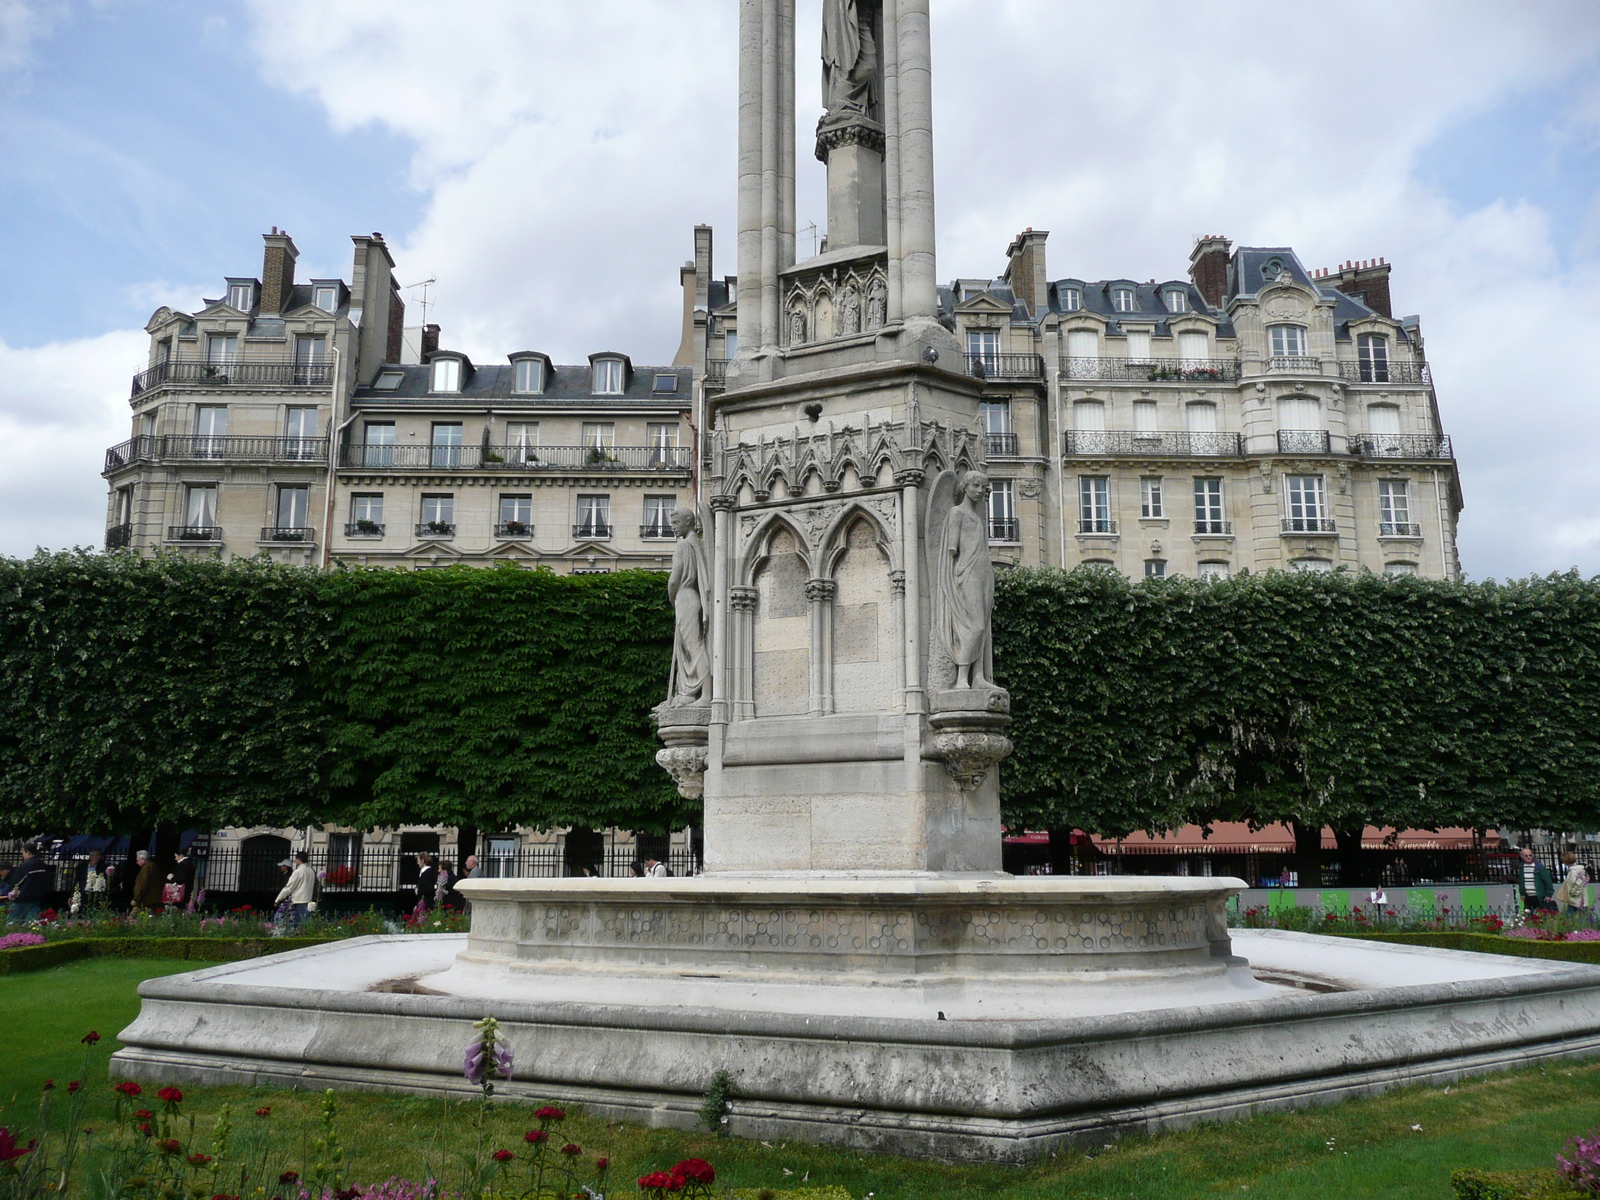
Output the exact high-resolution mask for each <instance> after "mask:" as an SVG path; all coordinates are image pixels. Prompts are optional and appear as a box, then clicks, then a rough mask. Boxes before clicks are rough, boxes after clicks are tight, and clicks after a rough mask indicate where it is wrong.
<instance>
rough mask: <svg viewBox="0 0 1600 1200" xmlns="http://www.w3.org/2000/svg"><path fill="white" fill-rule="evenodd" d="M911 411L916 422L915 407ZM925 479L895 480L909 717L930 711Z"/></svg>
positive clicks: (912, 473) (905, 475)
mask: <svg viewBox="0 0 1600 1200" xmlns="http://www.w3.org/2000/svg"><path fill="white" fill-rule="evenodd" d="M911 411H912V415H913V418H914V417H915V414H916V409H915V407H913V408H912V410H911ZM907 440H908V441H909V440H910V439H909V438H908V439H907ZM922 478H923V474H922V471H921V469H920V468H915V467H913V468H911V469H910V470H905V471H900V472H898V473H897V474H896V475H895V477H894V481H895V483H896V485H897V486H898V487H899V488H900V518H901V519H900V526H901V528H902V529H904V530H905V541H904V542H903V543H902V545H901V558H900V561H901V562H902V563H903V564H904V565H905V603H904V605H903V607H904V609H905V620H904V621H903V622H902V623H901V626H900V628H901V634H902V639H903V643H902V644H903V646H904V650H903V656H904V659H905V681H906V712H908V713H925V712H927V711H928V705H927V701H926V699H925V698H924V695H923V691H922ZM908 753H909V751H908Z"/></svg>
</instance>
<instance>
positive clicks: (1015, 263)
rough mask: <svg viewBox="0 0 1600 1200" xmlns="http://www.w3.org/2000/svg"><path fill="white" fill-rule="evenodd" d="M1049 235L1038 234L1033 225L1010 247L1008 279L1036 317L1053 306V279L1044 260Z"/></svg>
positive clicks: (1046, 233)
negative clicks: (1051, 283) (1051, 295)
mask: <svg viewBox="0 0 1600 1200" xmlns="http://www.w3.org/2000/svg"><path fill="white" fill-rule="evenodd" d="M1049 236H1050V234H1049V232H1048V231H1045V230H1039V231H1035V230H1034V228H1033V226H1031V225H1030V226H1029V227H1028V228H1027V229H1024V230H1023V231H1022V232H1021V233H1019V234H1017V236H1016V239H1015V240H1014V241H1013V242H1012V243H1011V245H1009V246H1007V247H1006V260H1007V266H1006V274H1005V278H1006V280H1007V282H1009V283H1010V284H1011V291H1012V293H1013V294H1014V295H1015V296H1016V298H1017V299H1018V300H1021V301H1022V302H1023V303H1024V304H1026V305H1027V306H1028V312H1029V313H1030V314H1031V315H1033V316H1035V317H1037V316H1038V315H1039V314H1040V313H1042V312H1045V311H1046V310H1047V309H1049V307H1050V276H1049V272H1048V271H1047V270H1046V269H1045V259H1044V243H1045V239H1046V238H1048V237H1049Z"/></svg>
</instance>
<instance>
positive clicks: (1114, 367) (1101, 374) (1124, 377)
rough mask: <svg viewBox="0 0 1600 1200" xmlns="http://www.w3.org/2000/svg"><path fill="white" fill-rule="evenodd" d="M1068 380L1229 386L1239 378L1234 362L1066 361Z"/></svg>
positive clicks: (1064, 370)
mask: <svg viewBox="0 0 1600 1200" xmlns="http://www.w3.org/2000/svg"><path fill="white" fill-rule="evenodd" d="M1061 375H1062V377H1063V378H1065V379H1097V380H1106V381H1112V382H1114V381H1118V380H1121V381H1124V382H1128V383H1227V382H1230V381H1232V380H1236V379H1238V378H1239V363H1238V361H1237V360H1235V359H1231V358H1066V357H1063V358H1062V359H1061Z"/></svg>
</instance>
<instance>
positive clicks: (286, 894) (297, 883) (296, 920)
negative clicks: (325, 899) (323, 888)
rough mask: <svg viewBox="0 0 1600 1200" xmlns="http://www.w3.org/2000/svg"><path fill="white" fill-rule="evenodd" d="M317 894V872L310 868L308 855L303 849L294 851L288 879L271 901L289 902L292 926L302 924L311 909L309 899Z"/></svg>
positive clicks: (277, 902)
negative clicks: (291, 869)
mask: <svg viewBox="0 0 1600 1200" xmlns="http://www.w3.org/2000/svg"><path fill="white" fill-rule="evenodd" d="M316 895H317V873H316V872H315V871H313V870H312V869H311V861H310V855H308V854H307V853H306V852H305V851H304V850H296V851H295V852H294V870H293V871H291V872H290V873H289V881H288V882H287V883H285V884H284V885H283V890H282V891H280V892H279V893H278V897H277V899H276V900H274V901H273V902H272V903H273V904H274V905H278V904H282V903H283V902H284V901H285V900H287V901H288V902H289V907H290V912H291V914H292V915H291V916H290V918H289V923H290V924H291V925H294V926H297V927H298V926H300V925H302V924H304V922H305V919H306V914H307V913H309V912H310V911H311V901H312V900H314V899H315V898H316Z"/></svg>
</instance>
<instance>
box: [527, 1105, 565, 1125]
mask: <svg viewBox="0 0 1600 1200" xmlns="http://www.w3.org/2000/svg"><path fill="white" fill-rule="evenodd" d="M533 1115H534V1116H536V1117H538V1118H539V1120H541V1121H565V1120H566V1119H567V1114H566V1113H565V1112H564V1111H563V1110H562V1109H559V1108H554V1107H552V1106H551V1105H548V1104H547V1105H545V1106H544V1107H543V1108H541V1109H540V1110H539V1111H538V1112H536V1113H534V1114H533Z"/></svg>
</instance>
